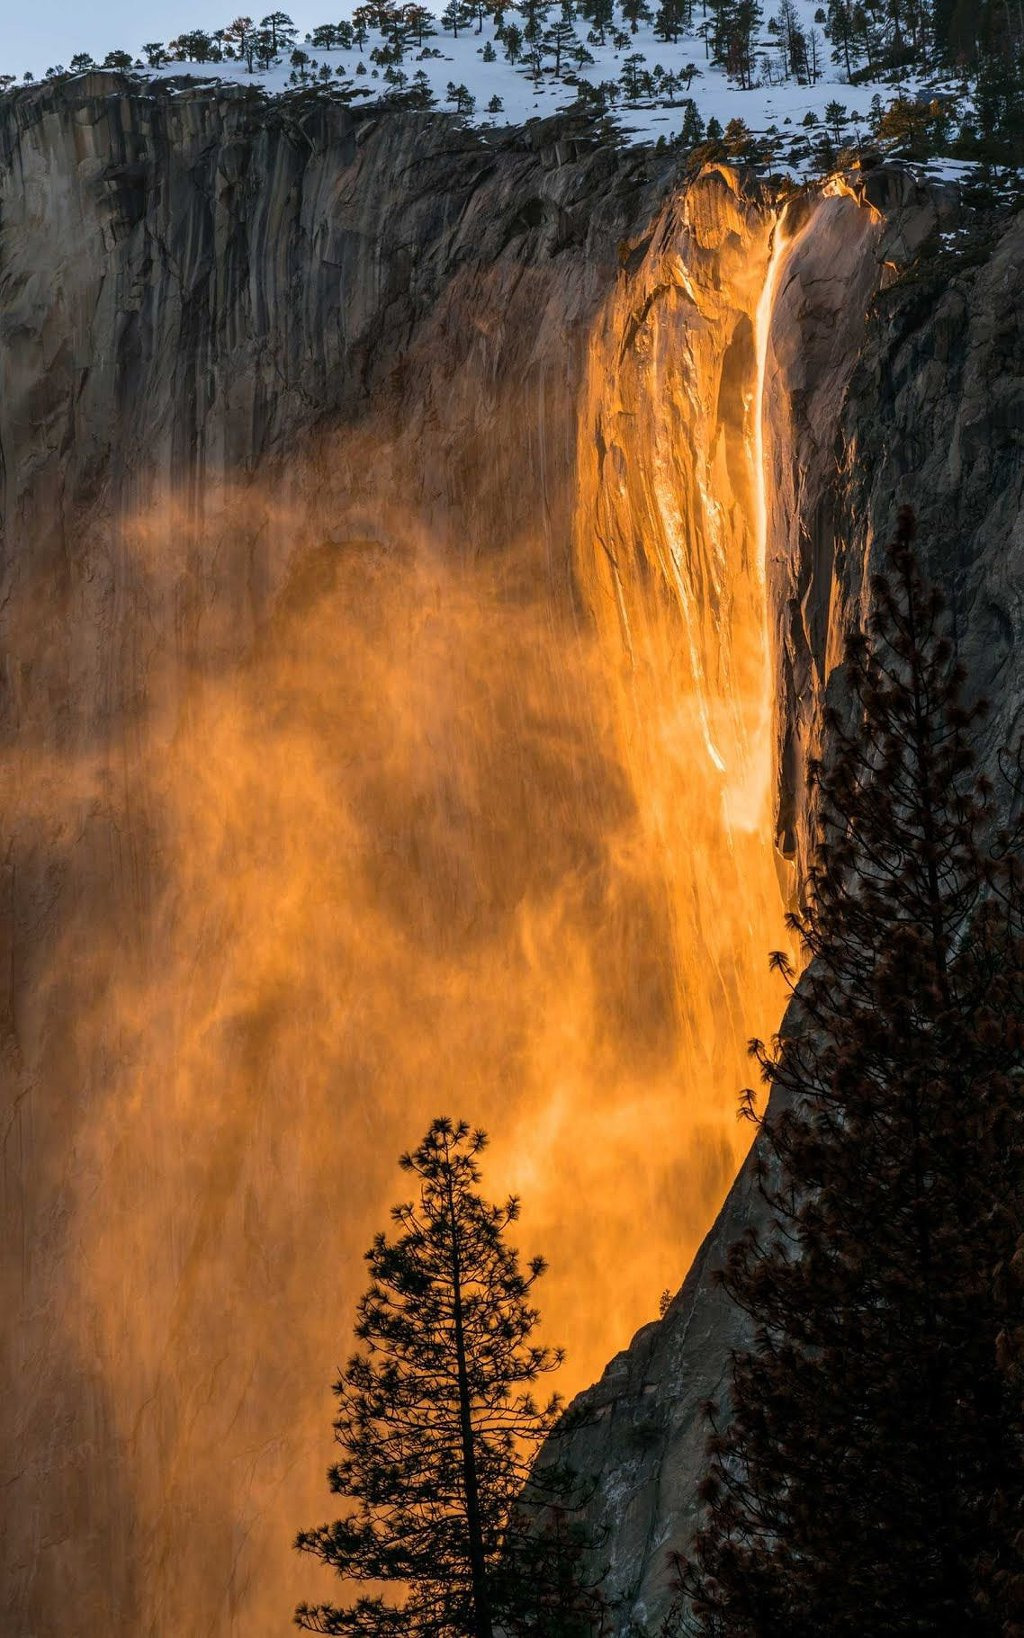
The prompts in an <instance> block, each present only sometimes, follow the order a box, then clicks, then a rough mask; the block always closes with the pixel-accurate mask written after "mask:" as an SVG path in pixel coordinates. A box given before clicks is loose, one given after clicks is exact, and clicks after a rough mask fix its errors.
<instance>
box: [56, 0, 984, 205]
mask: <svg viewBox="0 0 1024 1638" xmlns="http://www.w3.org/2000/svg"><path fill="white" fill-rule="evenodd" d="M789 3H790V5H791V13H790V15H791V16H795V18H796V19H797V21H798V24H799V27H800V28H801V30H802V31H803V35H804V37H805V39H806V41H807V42H809V46H810V51H809V58H810V61H809V64H808V68H807V71H806V72H805V73H804V74H803V75H802V76H800V77H799V78H797V77H787V72H786V69H787V65H786V53H785V44H784V33H781V32H780V30H779V28H778V24H777V23H776V25H775V26H774V27H773V25H772V21H771V17H770V15H768V13H769V8H766V16H765V18H763V19H762V21H761V22H760V24H759V26H758V28H757V30H756V34H755V36H754V49H753V51H752V53H751V58H750V69H751V72H750V75H749V77H750V78H751V79H752V80H753V81H754V83H753V84H752V85H751V86H750V87H749V88H747V89H744V88H742V87H741V86H740V85H738V84H737V83H736V77H735V75H734V76H733V77H730V76H729V75H728V74H727V73H726V71H725V69H724V68H723V67H722V66H721V65H718V64H716V63H713V62H712V61H711V54H710V50H709V46H708V44H707V41H706V40H705V39H704V38H702V37H701V34H700V33H699V32H698V31H699V29H700V25H701V23H702V22H704V21H705V13H704V12H702V9H701V5H700V3H699V0H698V4H697V5H696V6H695V7H694V8H693V17H692V20H691V23H690V26H689V27H688V28H685V29H683V30H682V31H681V32H680V34H679V37H678V38H677V39H675V40H674V41H673V40H667V39H665V38H662V37H659V34H658V33H657V32H656V25H655V20H654V15H653V6H652V7H651V8H650V9H648V8H647V7H644V6H640V8H639V9H640V12H641V15H640V16H639V17H637V16H635V15H634V16H633V19H632V21H629V20H627V16H626V15H625V14H624V12H623V8H622V7H621V5H620V4H618V3H616V4H615V5H614V7H612V6H609V10H610V11H611V12H612V21H611V22H610V23H609V24H607V25H606V26H605V27H604V28H595V25H594V23H593V21H592V19H591V18H590V17H587V16H584V15H582V14H580V13H578V12H577V11H576V10H575V7H574V5H573V4H572V0H565V3H564V4H561V5H558V4H552V3H548V4H544V3H543V0H542V3H541V4H540V5H539V6H536V7H534V9H535V10H537V11H539V13H540V15H541V18H542V24H543V28H544V30H545V32H546V33H547V35H548V38H550V37H551V30H552V27H553V25H554V26H555V27H560V29H561V32H562V44H561V46H560V47H558V48H556V47H555V46H551V45H549V46H547V47H546V49H545V50H544V52H543V57H542V60H538V59H535V61H534V63H533V65H530V64H529V63H527V62H525V61H523V60H522V58H521V57H520V58H519V60H510V58H511V57H512V56H514V55H515V53H514V52H511V53H510V51H509V48H508V41H507V35H506V33H505V31H507V29H508V25H509V24H510V23H513V24H515V25H516V31H517V32H520V33H521V31H522V25H523V18H524V15H527V14H528V13H529V11H530V9H531V7H530V5H529V4H523V5H521V6H520V7H517V8H516V9H515V10H513V9H511V8H510V9H509V10H508V11H505V12H504V13H503V12H502V11H501V10H500V9H496V10H495V9H491V10H489V9H486V8H485V7H484V6H480V7H479V8H478V9H477V11H476V14H475V16H473V17H472V18H471V20H464V21H462V22H461V23H460V24H459V27H458V32H457V33H454V32H453V24H452V11H451V7H449V8H448V10H447V11H445V12H444V13H443V20H442V9H441V7H440V5H439V4H438V3H437V0H435V4H434V5H431V6H428V7H427V8H425V9H426V10H427V11H429V13H430V14H431V15H432V17H433V18H434V20H435V21H434V27H435V28H436V30H437V32H436V33H433V34H429V33H425V34H424V37H423V38H422V40H421V42H420V43H419V44H418V45H417V44H416V43H409V41H408V39H407V40H406V42H405V43H404V45H403V46H402V47H401V48H400V51H399V55H398V59H397V61H396V60H395V52H394V34H393V33H391V32H389V31H387V30H386V29H384V30H382V28H381V27H379V26H373V24H372V23H371V24H370V25H369V26H368V27H367V29H366V33H365V37H364V38H363V40H362V43H361V48H360V46H358V45H356V44H352V45H351V46H350V47H349V48H347V49H340V48H338V47H337V46H333V47H327V48H325V47H324V46H323V45H319V46H318V45H317V44H315V43H312V38H311V34H308V33H307V34H306V36H305V39H303V38H302V37H301V34H300V35H299V36H298V37H297V38H296V39H295V40H286V41H285V43H284V45H283V47H282V50H281V52H280V55H279V56H278V59H277V61H275V62H273V63H272V64H271V65H270V66H268V67H264V68H262V69H261V68H260V67H259V66H254V67H253V69H252V70H251V71H250V69H249V68H248V67H247V65H246V63H245V62H244V61H242V60H238V59H234V60H222V61H219V62H212V61H208V62H201V61H189V60H178V61H175V62H170V63H166V64H163V65H160V66H150V67H147V68H145V70H144V72H145V74H146V77H147V78H148V79H159V78H180V77H181V76H182V75H183V74H184V75H188V76H189V78H191V79H209V80H215V81H221V82H224V81H227V82H240V83H242V84H246V85H249V86H253V87H259V88H261V89H262V90H263V91H264V92H266V93H267V94H269V95H272V96H274V95H281V94H284V93H289V92H295V91H297V90H301V89H302V88H303V87H313V86H318V87H321V88H324V89H326V88H327V87H328V86H330V87H332V88H333V89H334V91H335V93H336V94H338V95H341V96H344V97H345V98H346V100H349V101H351V102H352V103H353V104H354V105H356V106H359V105H360V104H361V103H364V104H369V103H372V102H377V101H379V100H380V99H381V98H382V97H391V98H394V99H400V98H409V97H410V96H417V97H419V98H420V99H421V104H420V105H427V106H436V107H440V108H447V109H449V110H450V111H452V112H458V113H461V114H462V115H463V116H465V117H467V118H470V119H472V121H473V122H474V123H476V124H480V125H485V126H491V127H498V126H507V125H521V124H523V123H525V122H526V121H528V120H531V119H537V118H544V117H548V116H550V115H552V114H555V113H558V112H560V111H562V110H565V109H567V108H568V107H570V106H571V105H574V104H577V103H578V102H579V100H580V97H581V95H583V96H586V95H587V87H593V88H595V91H596V89H597V88H599V87H601V88H603V90H602V91H601V92H600V93H599V94H598V96H597V97H591V99H590V101H591V105H592V106H596V107H597V108H598V109H599V110H601V111H604V112H606V113H607V114H608V116H609V117H610V118H611V119H612V120H613V121H614V123H615V126H616V128H617V129H618V131H619V133H620V134H621V136H622V137H623V139H624V140H626V141H628V142H657V141H658V140H659V138H662V139H664V140H666V141H671V140H673V139H676V138H679V137H680V135H682V136H683V139H684V141H685V142H686V143H687V145H688V146H693V145H694V141H695V140H700V138H701V136H702V135H703V134H704V132H705V131H706V130H707V127H708V126H709V125H711V131H710V133H709V134H711V135H718V134H719V130H718V128H721V130H723V131H724V130H725V129H726V128H727V127H728V126H729V124H730V122H732V121H735V120H740V121H742V122H743V124H744V126H745V127H746V128H747V130H748V131H749V132H750V133H751V134H752V135H754V136H761V137H765V138H766V139H767V140H768V142H769V143H770V152H769V154H768V155H767V159H768V162H769V163H770V165H771V167H772V169H774V170H777V171H782V172H785V171H788V172H790V174H792V175H794V176H800V175H804V174H808V173H809V172H813V171H814V170H815V169H820V168H821V163H822V161H821V156H820V152H815V151H814V150H815V141H816V140H817V141H818V142H820V139H821V137H822V135H823V133H828V136H829V140H830V141H832V142H833V144H834V146H835V147H836V148H839V147H842V146H843V145H846V144H851V143H852V144H856V143H859V142H860V141H862V140H864V139H865V138H867V137H868V136H869V135H870V131H871V126H872V113H871V106H872V100H873V99H878V100H877V101H876V102H875V110H874V112H875V117H876V118H877V114H878V111H879V108H880V106H886V105H888V104H889V103H890V102H891V101H892V99H893V98H894V97H895V96H896V95H897V94H900V95H902V96H904V97H911V98H913V97H916V96H922V95H925V99H926V100H927V98H929V97H931V96H932V95H933V94H934V93H935V92H936V91H939V92H940V93H941V92H942V91H943V89H944V90H945V91H947V92H948V93H949V94H950V95H952V93H953V89H954V88H953V87H952V85H950V86H948V87H945V88H943V87H941V86H938V85H937V84H936V83H935V82H934V81H929V82H928V89H927V93H924V92H923V90H922V88H923V84H924V80H923V77H922V76H921V75H917V76H914V75H909V76H907V77H906V78H904V79H903V80H902V81H901V82H900V84H899V85H898V86H897V85H895V84H894V83H893V81H892V80H891V79H888V80H878V81H871V82H867V83H858V84H856V85H851V84H850V83H849V80H848V78H847V76H846V74H845V70H844V67H843V65H842V63H836V62H834V61H833V51H832V43H831V42H830V41H829V39H828V38H827V37H826V34H825V31H824V29H823V27H822V22H823V19H824V13H823V11H822V10H821V8H820V5H819V4H817V3H816V0H789ZM627 6H628V0H627ZM398 9H399V8H397V7H394V8H392V10H393V11H398ZM466 9H468V8H466ZM588 9H590V8H588ZM631 9H633V10H634V11H635V7H633V8H631ZM354 10H355V11H356V13H357V15H358V13H359V11H360V10H361V11H362V13H363V15H364V16H365V14H366V13H367V12H369V11H370V10H371V8H370V7H366V6H364V7H362V8H353V6H352V5H351V4H349V5H348V6H347V7H346V8H345V9H344V10H343V11H342V13H341V19H342V20H343V22H348V23H351V20H352V17H353V11H354ZM645 13H646V15H645ZM276 15H277V16H279V17H280V16H281V15H282V14H280V13H278V14H276ZM285 21H286V22H287V21H288V19H285ZM602 35H603V43H602V39H601V36H602ZM521 49H522V50H523V51H524V52H528V51H529V46H528V45H525V44H524V45H523V46H522V48H521ZM389 58H390V60H388V59H389ZM75 66H76V65H75V61H74V60H73V61H72V68H74V67H75ZM111 66H113V65H111ZM117 66H119V67H122V68H127V67H128V63H127V62H125V63H122V64H118V65H117ZM134 66H135V67H136V68H137V69H139V70H142V69H143V64H142V62H141V60H140V59H134ZM52 72H53V71H51V73H52ZM581 87H582V91H581ZM837 108H838V109H841V110H842V116H843V117H842V118H837V117H836V110H837ZM827 111H829V112H828V113H827ZM695 114H696V116H697V117H698V118H699V126H696V127H695ZM829 115H830V116H831V117H829ZM684 119H686V120H687V121H688V123H687V125H686V128H685V129H684ZM712 122H717V125H716V124H712Z"/></svg>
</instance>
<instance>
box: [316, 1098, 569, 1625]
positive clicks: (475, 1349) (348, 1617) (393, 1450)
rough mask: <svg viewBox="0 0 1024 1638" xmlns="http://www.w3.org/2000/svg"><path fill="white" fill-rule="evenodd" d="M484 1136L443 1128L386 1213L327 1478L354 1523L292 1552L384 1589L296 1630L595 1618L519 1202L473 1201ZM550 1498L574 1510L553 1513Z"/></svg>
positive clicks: (536, 1267)
mask: <svg viewBox="0 0 1024 1638" xmlns="http://www.w3.org/2000/svg"><path fill="white" fill-rule="evenodd" d="M485 1144H486V1137H485V1134H484V1133H483V1132H479V1131H477V1132H472V1133H471V1132H470V1129H469V1127H468V1126H467V1125H466V1124H465V1122H459V1123H458V1124H453V1123H452V1122H451V1121H450V1120H446V1119H440V1120H435V1121H434V1122H433V1124H432V1125H431V1127H430V1130H429V1131H428V1132H427V1135H426V1137H425V1138H424V1139H423V1141H422V1143H421V1144H420V1145H419V1147H418V1148H417V1149H415V1150H413V1151H412V1152H411V1153H409V1154H405V1155H403V1156H402V1159H401V1162H400V1163H401V1166H402V1168H403V1170H405V1171H407V1172H408V1173H410V1174H411V1175H412V1176H413V1177H414V1178H415V1179H416V1180H417V1183H418V1199H417V1200H415V1201H413V1202H410V1203H407V1204H404V1205H400V1206H396V1207H395V1208H394V1209H393V1211H392V1219H393V1221H394V1223H395V1224H396V1227H397V1229H398V1231H399V1232H398V1234H397V1237H396V1238H395V1239H389V1238H388V1237H387V1236H386V1235H384V1234H378V1235H377V1236H376V1238H375V1240H374V1242H373V1245H372V1246H371V1248H370V1250H369V1251H368V1252H367V1254H366V1260H367V1262H368V1264H369V1266H370V1272H371V1283H370V1286H369V1289H368V1290H367V1292H366V1294H365V1295H364V1297H363V1298H362V1300H361V1302H360V1303H359V1307H358V1318H357V1325H356V1336H357V1339H358V1341H359V1343H360V1344H361V1347H360V1349H359V1351H358V1352H357V1353H356V1354H355V1355H354V1356H353V1357H352V1358H351V1359H350V1360H349V1362H348V1364H347V1365H346V1367H345V1369H344V1371H343V1372H342V1373H341V1378H340V1380H339V1381H338V1382H337V1383H336V1384H335V1393H336V1394H337V1396H338V1400H339V1410H338V1415H337V1418H336V1421H335V1424H334V1428H335V1437H336V1440H337V1442H338V1444H339V1445H340V1447H341V1457H340V1459H339V1461H338V1462H337V1463H336V1464H335V1465H334V1466H333V1467H332V1468H331V1470H330V1473H329V1480H330V1485H331V1489H332V1490H333V1491H334V1493H335V1494H336V1495H339V1496H342V1497H344V1498H345V1499H346V1500H347V1501H348V1503H349V1504H350V1505H349V1509H348V1512H347V1513H346V1515H345V1517H343V1518H342V1519H340V1520H338V1521H337V1522H335V1523H332V1524H326V1525H323V1526H321V1527H320V1528H319V1529H315V1530H308V1531H303V1532H302V1533H301V1534H300V1535H299V1537H298V1539H297V1542H296V1545H297V1547H298V1548H299V1549H300V1550H301V1551H304V1552H309V1553H313V1554H315V1555H316V1556H317V1557H318V1558H320V1559H322V1560H323V1561H324V1563H326V1564H328V1565H330V1566H331V1567H332V1568H334V1569H335V1570H337V1571H338V1573H339V1575H341V1576H343V1577H344V1578H345V1579H346V1580H347V1581H350V1582H353V1583H366V1582H369V1583H371V1584H373V1585H374V1587H375V1589H376V1588H378V1587H379V1586H380V1584H384V1586H385V1587H387V1588H388V1589H389V1591H393V1593H394V1596H393V1598H389V1597H388V1596H386V1594H385V1593H382V1592H380V1591H379V1590H374V1591H373V1592H371V1593H367V1594H364V1595H363V1596H360V1597H357V1598H356V1600H355V1602H354V1603H352V1604H351V1605H349V1606H348V1607H346V1608H335V1607H333V1606H331V1605H318V1606H310V1605H306V1604H303V1605H302V1606H300V1608H299V1610H298V1611H297V1612H296V1621H297V1623H298V1625H299V1626H300V1627H304V1628H306V1629H307V1630H308V1631H311V1632H319V1633H355V1634H359V1633H365V1634H370V1633H372V1634H374V1635H378V1638H379V1635H382V1634H395V1635H401V1638H492V1635H493V1634H494V1632H495V1631H496V1630H500V1631H501V1632H502V1633H503V1634H509V1635H524V1638H525V1635H534V1638H586V1635H587V1634H589V1633H590V1632H591V1630H592V1627H593V1622H594V1618H595V1616H596V1613H597V1611H598V1608H599V1599H598V1597H597V1594H596V1593H595V1592H593V1591H592V1590H591V1589H588V1588H587V1587H586V1586H585V1585H584V1579H583V1573H582V1568H581V1562H582V1558H581V1555H582V1548H583V1546H584V1545H585V1543H584V1540H583V1537H582V1534H581V1532H580V1530H579V1529H578V1527H577V1526H576V1524H575V1522H574V1519H573V1517H572V1511H571V1508H567V1507H566V1505H565V1501H564V1498H565V1497H566V1496H567V1495H568V1496H569V1497H570V1500H571V1489H572V1487H571V1482H570V1481H569V1479H568V1478H567V1475H566V1473H565V1472H564V1470H563V1469H562V1468H561V1466H560V1465H559V1464H558V1463H557V1461H556V1460H555V1459H553V1458H552V1457H551V1455H550V1449H549V1451H548V1452H546V1453H545V1459H546V1479H545V1478H544V1477H541V1476H540V1475H539V1473H538V1470H537V1468H536V1466H535V1464H534V1460H533V1459H534V1457H535V1456H536V1453H537V1451H538V1449H539V1447H540V1445H541V1443H542V1442H543V1441H544V1440H546V1439H548V1438H549V1436H550V1435H551V1433H552V1429H553V1427H554V1424H555V1422H556V1420H557V1419H558V1417H559V1414H560V1411H561V1404H560V1401H559V1399H558V1397H557V1396H555V1397H554V1398H552V1399H551V1400H550V1401H549V1402H548V1403H547V1405H546V1406H544V1407H539V1406H538V1405H537V1404H536V1402H535V1400H534V1398H533V1395H532V1392H531V1389H532V1385H533V1384H534V1383H535V1382H536V1381H537V1379H538V1377H541V1376H544V1375H546V1374H547V1373H549V1372H550V1371H553V1370H555V1369H556V1368H557V1366H558V1365H560V1364H561V1361H562V1353H561V1350H559V1349H551V1348H547V1347H543V1346H540V1345H538V1344H537V1343H535V1342H533V1341H531V1337H532V1335H533V1331H534V1328H535V1326H536V1324H537V1320H538V1313H537V1310H536V1308H535V1307H534V1306H533V1301H532V1293H533V1287H534V1284H535V1282H536V1281H537V1280H538V1279H539V1278H540V1276H541V1274H542V1273H543V1272H544V1267H545V1265H544V1262H543V1259H541V1258H540V1257H535V1258H533V1260H532V1261H531V1262H530V1264H529V1265H528V1270H527V1272H525V1273H524V1272H523V1271H522V1270H521V1268H520V1264H519V1257H518V1253H517V1252H516V1251H515V1250H514V1249H513V1248H512V1247H511V1246H509V1245H508V1244H507V1243H506V1239H505V1235H506V1231H507V1230H508V1229H509V1228H510V1227H511V1226H512V1224H514V1223H515V1222H516V1220H517V1218H518V1216H519V1202H518V1200H517V1199H516V1198H515V1197H511V1198H509V1199H508V1200H506V1201H505V1203H504V1204H503V1205H500V1206H496V1205H491V1204H489V1203H488V1202H486V1201H485V1200H484V1199H483V1198H482V1197H481V1196H480V1195H479V1194H478V1193H477V1184H478V1183H479V1182H480V1170H479V1167H478V1164H477V1161H478V1157H479V1155H480V1153H481V1151H482V1150H483V1148H484V1147H485ZM550 1494H558V1495H559V1496H560V1497H562V1498H563V1501H562V1505H560V1506H552V1505H551V1504H550V1499H549V1497H550Z"/></svg>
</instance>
